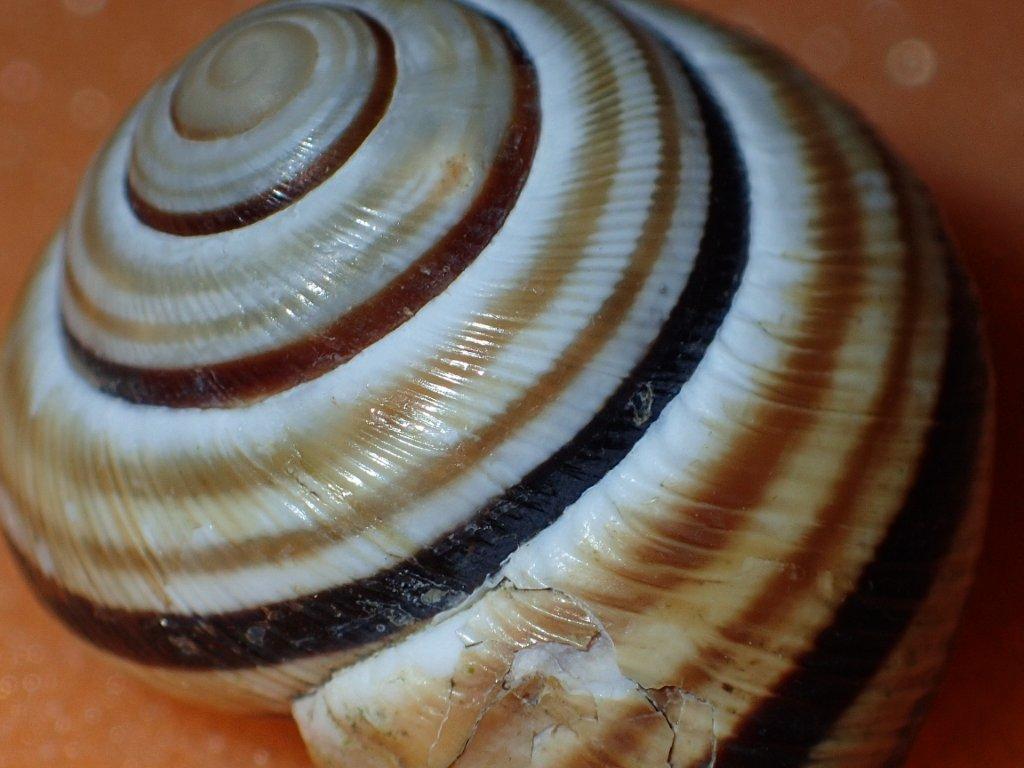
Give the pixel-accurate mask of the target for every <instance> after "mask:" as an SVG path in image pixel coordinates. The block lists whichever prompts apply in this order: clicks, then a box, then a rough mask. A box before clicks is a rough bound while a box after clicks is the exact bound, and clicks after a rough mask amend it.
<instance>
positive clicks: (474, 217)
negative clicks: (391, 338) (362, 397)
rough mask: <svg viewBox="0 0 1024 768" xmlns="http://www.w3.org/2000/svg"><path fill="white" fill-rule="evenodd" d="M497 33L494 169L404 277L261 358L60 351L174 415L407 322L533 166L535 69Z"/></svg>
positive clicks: (468, 254) (111, 387) (488, 229)
mask: <svg viewBox="0 0 1024 768" xmlns="http://www.w3.org/2000/svg"><path fill="white" fill-rule="evenodd" d="M501 31H502V34H503V37H504V39H505V41H506V44H507V46H508V50H509V54H510V57H511V60H512V62H513V67H514V81H515V83H514V96H513V99H514V102H513V112H512V118H511V121H510V123H509V125H508V127H507V129H506V131H505V135H504V137H503V140H502V142H501V145H500V147H499V150H498V154H497V156H496V157H495V160H494V164H493V166H492V167H491V169H490V172H489V174H488V177H487V179H486V181H485V182H484V184H483V187H482V188H481V190H480V192H479V194H478V195H477V197H476V199H475V200H474V201H473V203H472V204H471V206H470V208H469V210H468V211H467V212H466V214H465V215H464V216H463V218H462V219H461V220H460V221H459V222H457V223H456V224H455V225H454V226H453V227H452V228H451V229H450V230H449V231H448V232H447V233H446V234H445V236H444V237H443V238H441V240H439V241H438V242H437V243H436V244H435V245H434V246H433V247H431V248H430V249H429V250H428V251H427V252H426V253H425V254H423V255H422V256H421V257H420V258H419V259H417V260H416V261H415V262H413V263H412V264H411V265H410V266H409V267H408V268H407V269H406V270H405V271H404V272H402V273H401V274H399V275H398V276H397V277H395V278H394V279H393V280H392V281H391V282H390V283H389V284H388V285H386V286H385V287H384V288H383V289H381V290H380V291H379V292H378V293H377V294H376V295H374V296H372V297H371V298H370V299H368V300H367V301H365V302H364V303H363V304H361V305H359V306H357V307H355V308H354V309H352V310H351V311H349V312H347V313H346V314H344V315H343V316H341V317H339V318H337V319H336V320H335V321H334V322H333V323H331V324H330V325H329V326H328V327H327V328H323V329H320V330H319V331H317V332H316V333H314V334H311V335H310V336H307V337H306V338H303V339H300V340H298V341H296V342H294V343H291V344H288V345H287V346H284V347H280V348H278V349H274V350H271V351H269V352H264V353H261V354H257V355H252V356H249V357H243V358H239V359H235V360H230V361H227V362H223V363H215V364H212V365H206V366H197V367H194V368H140V367H134V366H130V365H123V364H121V363H117V362H115V361H112V360H108V359H106V358H104V357H102V356H101V355H99V354H98V353H96V352H95V351H93V350H91V349H90V348H89V347H88V346H87V345H86V344H84V343H83V342H82V341H80V340H79V339H77V338H76V337H75V336H74V334H73V333H72V332H71V331H70V329H69V328H68V326H67V324H66V323H65V324H64V335H65V338H66V340H67V346H68V350H69V352H70V354H71V357H72V359H73V360H74V361H75V362H76V364H77V366H78V368H79V369H80V370H81V372H82V373H83V375H84V376H86V377H87V378H88V379H89V380H90V381H92V382H93V384H94V386H96V387H97V388H98V389H100V390H101V391H103V392H106V393H108V394H111V395H114V396H116V397H119V398H122V399H124V400H128V401H130V402H133V403H138V404H143V405H159V406H169V407H173V408H224V407H232V406H238V405H243V404H245V403H248V402H252V401H254V400H258V399H260V398H263V397H267V396H270V395H273V394H276V393H278V392H282V391H284V390H287V389H290V388H291V387H294V386H296V385H298V384H301V383H302V382H305V381H310V380H312V379H315V378H317V377H319V376H322V375H323V374H325V373H327V372H328V371H331V370H333V369H335V368H337V367H338V366H339V365H342V364H343V363H345V362H346V361H348V360H350V359H351V358H352V357H353V356H355V355H356V354H358V353H359V352H361V351H362V350H363V349H365V348H367V347H368V346H370V345H371V344H373V343H374V342H376V341H378V340H380V339H381V338H383V337H384V336H386V335H387V334H388V333H390V332H391V331H393V330H394V329H396V328H397V327H399V326H400V325H402V324H403V323H404V322H405V321H406V320H408V319H409V318H410V317H412V316H413V315H415V314H416V312H418V311H419V310H420V309H422V308H423V306H424V305H426V303H427V302H428V301H430V300H431V299H433V298H434V297H436V296H438V295H439V294H440V293H441V292H442V291H444V290H445V289H446V288H447V287H448V286H449V285H451V283H452V282H453V281H454V280H455V279H456V278H457V277H458V276H459V275H460V274H461V273H462V272H463V271H464V270H465V269H466V267H468V266H469V265H470V264H472V263H473V261H474V260H475V259H476V258H477V256H479V255H480V253H481V252H482V251H483V250H484V248H486V247H487V245H488V243H490V242H491V240H492V239H493V238H494V236H495V235H496V234H497V233H498V231H499V230H500V229H501V227H502V225H503V224H504V223H505V220H506V218H507V217H508V215H509V213H510V212H511V210H512V208H513V207H514V206H515V204H516V200H517V199H518V198H519V193H520V192H521V191H522V188H523V186H524V185H525V183H526V179H527V176H528V175H529V172H530V168H531V166H532V164H533V157H534V153H535V151H536V147H537V141H538V139H539V136H540V118H541V115H540V87H539V82H538V78H537V72H536V70H535V68H534V66H533V63H532V62H531V61H530V60H529V58H528V56H527V54H526V52H525V50H524V49H523V47H522V46H521V45H520V44H519V42H518V41H517V40H516V39H515V38H514V36H513V35H512V33H511V32H509V31H508V30H505V29H502V30H501ZM192 234H197V233H194V232H193V233H192ZM204 234H205V233H204Z"/></svg>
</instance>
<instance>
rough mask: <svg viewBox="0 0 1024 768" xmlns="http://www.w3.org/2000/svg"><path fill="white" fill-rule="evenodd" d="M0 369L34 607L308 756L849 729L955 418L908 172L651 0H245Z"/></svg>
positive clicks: (728, 739) (891, 743) (545, 756)
mask: <svg viewBox="0 0 1024 768" xmlns="http://www.w3.org/2000/svg"><path fill="white" fill-rule="evenodd" d="M4 354H5V358H4V366H3V370H2V371H0V424H2V429H0V472H2V480H3V486H4V488H5V493H4V494H3V497H2V504H0V511H2V519H3V523H4V529H5V531H6V533H7V537H8V540H9V542H10V544H11V548H12V550H13V552H14V554H15V557H16V558H17V560H18V562H19V564H20V565H21V567H22V570H23V571H24V573H25V574H26V577H27V578H28V580H29V581H30V583H31V584H32V585H33V587H34V588H35V590H36V591H37V593H38V594H39V596H40V597H41V599H42V600H43V601H44V602H45V603H46V604H47V605H48V606H49V607H50V608H51V609H52V610H53V611H54V612H55V613H56V615H57V616H59V617H60V618H61V619H62V620H63V621H64V622H65V623H66V624H67V625H68V626H69V627H70V628H72V629H73V630H74V631H76V632H77V633H79V634H80V635H82V636H83V637H85V638H86V639H88V640H89V641H91V642H92V643H93V644H94V645H96V646H98V647H99V648H100V649H102V650H103V651H104V652H106V653H108V654H109V655H111V657H112V658H115V659H117V660H118V661H119V663H122V664H125V665H128V666H129V667H130V668H132V669H133V670H134V671H136V672H137V673H139V674H140V675H142V676H144V677H145V678H146V679H148V680H150V681H151V682H153V683H155V684H157V685H159V686H162V687H164V688H168V689H171V690H173V691H176V692H177V693H179V694H180V695H182V696H186V697H189V698H191V699H195V700H198V701H201V702H204V703H207V704H211V705H215V706H221V707H228V708H242V709H256V710H269V711H289V710H291V711H292V712H293V714H294V716H295V717H296V719H297V721H298V723H299V725H300V728H301V729H302V732H303V735H304V737H305V739H306V742H307V744H308V745H309V748H310V753H311V755H312V756H313V758H314V760H315V761H316V762H317V763H318V764H319V765H322V766H334V765H338V766H342V765H343V766H347V767H348V768H358V767H359V766H368V767H369V766H373V767H374V768H376V767H377V766H399V765H400V766H407V767H409V768H446V767H447V766H457V768H474V767H475V766H480V767H481V768H483V767H484V766H488V767H489V766H495V765H499V764H500V765H503V766H505V765H507V766H512V767H520V768H527V767H528V766H552V767H553V766H594V767H595V768H597V766H601V767H602V768H603V767H606V766H623V768H625V767H627V766H631V767H635V768H648V767H655V766H657V767H659V768H660V767H661V766H671V767H672V768H697V766H708V765H714V766H716V768H726V767H729V766H768V765H771V766H775V765H778V766H798V765H807V766H865V767H866V766H883V765H892V764H894V762H898V761H899V759H900V757H901V756H902V754H903V753H904V751H905V749H906V747H907V744H908V742H909V739H910V737H911V736H912V734H913V731H914V728H915V726H916V725H917V723H918V722H919V720H920V718H921V716H922V712H923V702H925V701H926V699H927V696H928V694H929V693H930V692H931V690H932V688H933V687H934V685H935V682H936V679H937V676H938V674H939V672H940V671H941V667H942V663H943V661H944V657H945V655H946V649H947V646H948V643H949V640H950V638H951V636H952V633H953V630H954V629H955V626H956V623H957V621H958V618H959V614H960V609H961V605H962V602H963V599H964V596H965V593H966V590H967V588H968V586H969V582H970V575H971V572H972V568H973V564H974V560H975V557H976V554H977V548H978V544H979V537H980V529H981V526H982V524H983V509H984V501H985V480H986V477H987V469H988V463H989V457H988V453H989V444H990V435H991V424H990V421H991V419H990V408H989V395H988V384H987V372H986V371H987V369H986V359H985V354H984V343H983V339H982V335H981V331H980V329H979V323H978V319H977V312H976V309H975V305H974V301H973V298H972V295H971V293H970V289H969V285H968V283H967V281H966V279H965V277H964V276H963V273H962V271H961V269H960V267H959V266H958V263H957V260H956V257H955V254H954V253H953V251H952V249H951V247H950V245H949V243H948V241H947V240H946V239H945V237H944V236H943V233H942V228H941V224H940V223H939V222H938V220H937V217H936V215H935V213H934V211H933V209H932V207H931V205H930V203H929V201H928V198H927V195H926V194H925V193H924V192H923V191H922V190H921V189H920V187H919V185H918V184H917V183H916V182H915V181H914V180H913V178H912V177H911V176H910V174H909V173H908V172H907V171H906V170H905V169H904V168H903V166H901V165H900V164H899V163H898V162H897V161H896V160H894V159H893V158H892V157H891V156H890V155H889V154H888V152H887V151H886V150H885V149H884V148H883V147H882V146H881V144H880V143H879V141H878V140H877V139H876V138H875V136H874V135H873V134H872V133H871V132H870V130H868V129H867V128H865V127H864V126H863V125H862V123H861V122H860V121H859V120H858V119H857V118H856V116H854V115H853V114H851V112H850V111H849V110H848V109H847V108H846V107H844V106H843V105H842V104H841V103H839V102H837V101H836V100H835V99H834V98H833V97H831V96H829V95H828V94H826V93H824V92H823V91H822V90H821V89H820V88H818V87H817V86H816V85H815V84H814V83H812V82H811V81H810V80H809V79H808V78H807V77H805V76H804V75H802V74H801V73H800V72H798V71H797V70H795V69H794V68H793V67H792V66H791V65H790V64H789V63H787V62H786V61H784V60H782V59H781V58H780V57H779V56H777V55H776V54H774V53H772V52H771V51H769V50H766V49H765V48H763V47H762V46H760V45H758V44H756V43H754V42H751V41H749V40H747V39H745V38H742V37H740V36H738V35H736V34H734V33H731V32H728V31H725V30H722V29H719V28H718V27H715V26H714V25H712V24H710V23H708V22H706V21H703V20H701V19H699V18H696V17H694V16H691V15H689V14H687V13H685V12H683V11H681V10H679V9H677V8H673V7H670V6H667V5H656V4H653V3H648V2H645V1H644V0H614V1H613V0H465V1H464V2H455V0H316V1H309V2H306V1H302V2H278V3H272V4H269V5H266V6H263V7H260V8H258V9H256V10H254V11H252V12H250V13H248V14H246V15H244V16H242V17H240V18H239V19H237V20H235V21H234V22H233V23H231V24H229V25H228V26H227V27H225V28H224V29H222V30H221V31H219V32H218V33H216V34H215V35H214V36H213V37H212V38H210V40H209V41H207V42H206V43H205V44H204V45H202V46H201V47H200V48H199V49H198V50H197V51H196V52H195V53H194V54H192V55H191V56H190V57H189V58H188V59H187V60H186V61H185V62H184V63H183V65H182V66H181V68H180V69H179V70H178V71H176V72H174V73H173V74H171V75H169V76H168V77H166V78H165V79H164V80H162V81H161V82H159V83H157V85H156V86H155V87H154V88H153V90H152V91H151V92H150V93H149V94H148V95H147V96H146V97H145V98H144V99H143V100H142V102H141V103H140V104H139V106H138V107H137V108H136V109H135V110H134V111H133V112H132V113H131V114H130V115H129V116H128V118H127V119H126V120H125V121H124V123H123V124H122V126H121V127H120V128H119V129H118V131H117V132H116V134H115V135H114V136H113V138H112V140H111V141H110V143H109V144H108V145H107V147H106V148H105V149H104V150H103V151H102V152H101V154H100V155H99V157H98V158H97V159H96V161H95V163H94V165H93V167H92V169H91V170H90V172H89V174H88V176H87V178H86V179H85V181H84V183H83V186H82V190H81V194H80V196H79V198H78V200H77V202H76V204H75V207H74V209H73V211H72V214H71V216H70V219H69V221H68V222H67V224H66V226H65V227H64V228H63V229H62V230H61V232H60V233H59V234H58V236H57V237H56V239H55V240H54V241H53V244H52V245H51V246H50V248H49V250H48V252H47V254H46V256H45V258H44V260H43V262H42V265H41V267H40V269H39V271H38V274H37V276H36V277H35V279H34V280H33V282H32V283H31V285H30V287H29V289H28V292H27V295H26V299H25V302H24V305H23V307H22V309H21V313H20V316H19V318H18V319H17V321H16V323H15V325H14V327H13V329H12V331H11V333H10V336H9V339H8V342H7V346H6V349H5V353H4Z"/></svg>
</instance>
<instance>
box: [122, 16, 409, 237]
mask: <svg viewBox="0 0 1024 768" xmlns="http://www.w3.org/2000/svg"><path fill="white" fill-rule="evenodd" d="M360 16H361V17H362V19H363V21H365V22H366V25H367V26H368V27H369V28H370V31H371V32H372V34H373V37H374V41H375V43H376V47H377V72H376V76H375V78H374V82H373V86H372V88H371V89H370V94H369V96H368V97H367V99H366V103H365V104H364V105H363V107H362V109H361V110H360V111H359V113H358V114H357V115H356V117H355V119H354V120H353V121H352V122H351V123H349V125H348V126H347V127H346V128H345V130H344V131H342V133H341V134H340V135H339V136H338V137H337V138H336V139H335V140H334V141H333V142H331V144H330V145H329V146H328V147H327V148H326V149H325V150H324V151H323V152H321V153H320V154H319V155H317V156H316V157H315V158H314V159H313V160H312V161H311V162H310V163H309V164H307V165H306V166H304V167H302V168H301V169H299V170H298V171H296V172H294V173H292V174H291V175H287V176H285V177H284V178H282V179H280V180H278V181H277V183H276V184H274V186H273V187H271V188H270V189H267V190H265V191H263V192H260V193H258V194H256V195H254V196H252V197H250V198H249V199H247V200H243V201H242V202H240V203H237V204H235V205H231V206H227V207H225V208H217V209H214V210H209V211H194V212H185V213H178V212H174V211H165V210H162V209H160V208H158V207H156V206H155V205H152V204H150V203H149V202H148V201H147V200H146V198H145V197H143V195H142V194H141V193H139V191H138V190H137V189H135V187H134V185H133V184H132V183H131V179H130V177H126V179H125V192H126V194H127V196H128V203H129V204H130V205H131V208H132V210H133V211H134V212H135V215H136V217H138V219H139V221H141V222H142V223H143V224H145V225H146V226H148V227H151V228H152V229H156V230H159V231H161V232H166V233H168V234H171V235H179V236H181V237H192V236H198V235H213V234H217V233H219V232H227V231H230V230H233V229H241V228H242V227H247V226H249V225H250V224H254V223H256V222H257V221H260V220H262V219H265V218H267V217H268V216H270V215H271V214H274V213H277V212H278V211H280V210H282V209H284V208H287V207H288V206H290V205H292V204H293V203H295V202H296V201H298V200H300V199H301V198H302V197H304V196H305V195H307V194H309V193H310V192H312V191H313V190H314V189H316V188H317V187H318V186H320V184H322V183H323V182H324V181H325V180H326V179H328V178H330V177H331V176H332V175H333V174H334V173H335V171H337V170H338V169H339V168H341V167H342V166H343V165H344V164H345V163H346V162H348V159H349V158H350V157H352V155H353V154H355V152H356V150H357V149H359V147H360V146H362V144H363V142H364V141H366V138H367V137H368V136H369V135H370V133H371V132H372V131H373V129H374V128H376V127H377V124H378V123H380V121H381V118H383V117H384V114H385V113H386V112H387V109H388V105H389V104H390V103H391V97H392V94H393V93H394V90H395V82H396V80H397V77H398V66H397V62H396V59H395V43H394V41H393V40H392V39H391V35H390V34H388V31H387V30H386V29H384V27H383V26H381V24H380V23H378V22H377V21H375V20H374V19H372V18H370V17H369V16H366V15H364V14H360Z"/></svg>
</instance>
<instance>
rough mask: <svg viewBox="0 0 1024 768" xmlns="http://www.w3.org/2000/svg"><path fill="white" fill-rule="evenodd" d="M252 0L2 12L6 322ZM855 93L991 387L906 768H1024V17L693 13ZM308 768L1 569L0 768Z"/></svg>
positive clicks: (1, 269) (287, 744) (804, 0)
mask: <svg viewBox="0 0 1024 768" xmlns="http://www.w3.org/2000/svg"><path fill="white" fill-rule="evenodd" d="M252 4H253V3H252V2H251V0H181V1H180V2H168V1H167V0H163V1H162V2H161V1H160V0H0V324H2V325H4V326H5V325H6V323H7V321H8V320H9V319H10V315H11V311H12V304H13V301H14V299H15V296H16V295H17V292H18V290H19V287H20V286H21V285H22V283H23V282H24V280H25V278H26V276H27V275H28V272H29V269H30V266H31V264H32V262H33V260H34V258H35V256H36V254H37V253H38V252H39V250H40V249H41V248H42V246H43V245H44V243H45V241H46V240H47V239H48V238H49V237H50V235H51V233H52V232H53V230H54V229H55V228H56V227H57V226H58V224H59V222H60V220H61V219H62V218H63V216H64V214H65V212H66V210H67V208H68V206H69V204H70V202H71V200H72V196H73V194H74V190H75V186H76V183H77V180H78V178H79V177H80V176H81V174H82V172H83V171H84V169H85V167H86V165H87V163H88V161H89V158H90V156H91V155H92V154H93V152H95V150H96V149H97V147H98V146H99V144H100V142H101V141H102V140H103V139H104V137H105V136H106V135H107V134H108V133H109V132H110V131H111V130H112V128H113V126H114V124H115V122H116V120H117V119H118V117H119V116H120V115H121V114H123V113H124V111H125V110H126V109H127V108H128V107H129V105H130V104H131V103H132V102H133V101H135V100H136V99H137V98H138V97H139V96H140V95H141V94H142V93H143V92H144V90H145V89H146V87H147V86H148V84H150V83H151V82H152V80H153V79H154V78H155V77H156V76H157V75H159V74H160V73H161V72H162V71H164V70H166V69H167V68H168V67H170V66H171V65H172V63H173V62H175V61H176V60H177V59H178V58H179V57H180V56H181V55H182V54H183V53H184V52H186V51H187V50H188V49H189V48H191V47H192V46H193V45H194V44H195V43H196V42H198V41H199V40H200V39H202V38H203V37H205V36H206V35H207V34H208V33H209V32H210V31H211V30H213V29H214V28H215V27H216V26H218V25H219V24H220V23H222V22H223V21H224V20H226V19H227V18H229V17H230V16H232V15H233V14H235V13H236V12H238V11H240V10H243V9H244V8H246V7H249V6H251V5H252ZM691 5H693V6H697V7H701V8H704V9H705V10H707V11H709V12H711V13H713V14H714V15H715V16H718V17H720V18H723V19H726V20H729V21H730V22H732V23H734V24H736V25H738V26H740V27H742V28H745V29H747V30H750V31H753V32H755V33H758V34H760V35H761V36H762V37H764V38H766V39H768V40H770V41H772V42H774V43H776V44H777V45H778V46H780V47H781V48H783V49H784V50H786V51H788V52H789V53H790V54H791V55H793V56H794V57H795V58H797V59H798V60H799V61H801V62H802V63H803V64H804V65H805V66H806V67H807V68H809V69H810V70H811V71H813V72H814V73H815V74H816V75H818V76H819V77H820V78H821V79H823V80H824V81H826V82H827V83H829V84H830V85H831V86H832V87H833V88H835V89H836V90H838V91H839V92H841V93H843V94H844V95H845V96H846V97H847V98H848V99H849V100H851V101H852V102H853V103H855V104H856V105H858V106H859V107H860V109H861V110H862V111H863V112H864V113H865V114H866V115H867V116H868V118H869V119H870V120H871V122H873V123H874V124H875V125H876V126H878V127H879V129H880V130H881V132H882V134H883V135H884V136H886V137H887V138H888V139H889V141H890V142H891V143H892V144H893V145H894V146H895V147H896V149H897V150H898V151H899V152H900V153H901V154H902V155H903V156H904V157H905V158H906V159H908V160H909V161H910V162H911V164H912V165H913V166H914V168H915V169H916V170H917V171H918V173H919V174H920V175H921V176H923V177H924V179H925V181H926V182H927V183H928V184H929V185H930V186H931V187H932V189H933V190H934V191H935V192H936V195H937V197H938V199H939V203H940V205H941V207H942V209H943V210H944V212H945V214H946V216H947V219H948V221H949V223H950V227H951V229H952V231H953V233H954V235H955V237H956V238H957V239H958V240H959V242H960V243H961V245H962V248H963V251H964V254H965V258H966V260H967V262H968V264H969V265H970V267H971V269H972V270H973V272H974V275H975V277H976V279H977V281H978V285H979V288H980V292H981V295H982V301H983V303H984V306H985V309H986V311H987V313H988V325H989V329H990V336H991V342H992V347H993V350H994V357H995V366H996V372H997V380H998V386H999V418H1000V422H999V432H998V454H997V460H996V473H995V489H994V496H993V501H992V513H991V523H990V527H989V533H988V540H987V544H986V549H985V553H984V555H983V559H982V563H981V568H980V573H979V578H978V581H977V584H976V588H975V590H974V593H973V596H972V598H971V601H970V603H969V605H968V609H967V614H966V619H965V623H964V629H963V631H962V633H961V637H960V640H959V643H958V646H957V649H956V652H955V654H954V657H953V660H952V663H951V666H950V669H949V673H948V675H947V677H946V680H945V683H944V685H943V687H942V689H941V691H940V692H939V695H938V697H937V699H936V701H935V704H934V708H933V710H932V712H931V715H930V716H929V719H928V721H927V723H926V725H925V728H924V730H923V731H922V733H921V735H920V738H919V739H918V742H917V744H916V746H915V749H914V752H913V756H912V758H911V762H910V765H911V766H912V768H961V767H964V768H966V767H967V766H971V767H972V768H973V766H986V768H1021V767H1022V766H1024V562H1022V560H1024V520H1022V516H1021V514H1020V512H1021V509H1020V503H1019V501H1018V499H1019V498H1020V491H1021V486H1022V483H1024V472H1022V469H1024V439H1022V437H1021V436H1022V435H1024V311H1022V310H1024V45H1022V42H1021V41H1022V40H1024V0H976V1H972V2H969V1H968V0H832V1H831V2H830V1H829V0H761V1H760V2H758V1H756V0H692V2H691ZM68 765H75V766H79V767H80V768H119V766H125V767H126V768H127V767H128V766H131V768H147V767H150V766H151V767H152V768H159V767H164V766H174V767H175V768H200V767H205V766H218V767H220V766H229V767H233V766H274V768H290V767H291V766H308V760H307V759H306V757H305V755H304V753H303V748H302V745H301V743H300V741H299V738H298V736H297V734H296V733H295V731H294V728H293V727H292V726H291V725H290V723H289V722H288V721H287V720H278V719H270V718H242V717H228V716H222V715H215V714H210V713H206V712H201V711H197V710H195V709H192V708H189V707H186V706H183V705H179V704H176V703H174V702H172V701H169V700H167V699H165V698H163V697H162V696H160V695H159V694H155V693H152V692H150V691H149V690H147V689H146V688H145V687H143V686H142V685H140V684H138V683H136V682H135V681H134V680H132V679H130V678H127V677H126V676H124V675H123V674H121V673H120V672H118V671H116V670H115V669H114V668H112V667H111V666H110V665H108V664H107V662H105V661H104V660H103V659H101V658H100V657H99V656H97V655H96V654H95V653H94V652H93V651H91V650H90V649H89V648H87V647H86V646H84V645H83V644H82V643H80V642H79V641H78V640H76V639H74V638H72V637H71V636H70V635H69V634H68V633H66V632H65V631H64V630H63V629H62V628H61V627H60V626H59V625H58V624H57V622H56V621H55V620H53V619H51V618H50V617H49V616H48V615H46V614H44V612H43V611H42V610H41V609H40V608H39V607H38V606H37V605H36V604H35V602H33V600H32V598H31V597H30V596H29V594H28V592H27V591H26V589H25V587H24V586H23V585H22V583H21V581H20V580H19V578H18V576H17V574H16V572H15V570H14V568H13V566H12V564H11V562H10V559H9V557H8V555H7V553H6V552H5V551H3V552H0V768H37V767H42V766H68Z"/></svg>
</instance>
